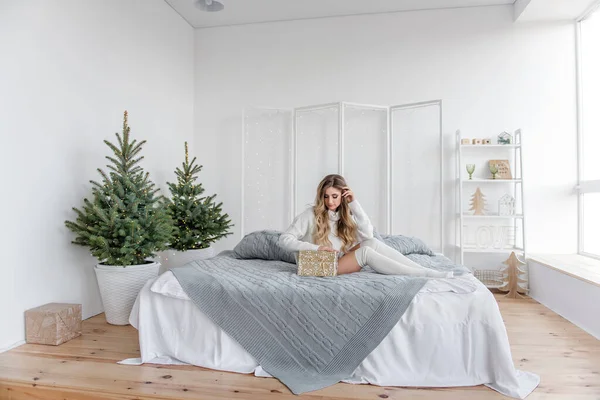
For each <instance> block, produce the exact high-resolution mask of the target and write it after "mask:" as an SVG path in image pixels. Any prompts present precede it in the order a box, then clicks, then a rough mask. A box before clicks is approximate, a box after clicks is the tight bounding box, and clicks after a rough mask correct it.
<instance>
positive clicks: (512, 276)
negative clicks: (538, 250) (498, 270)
mask: <svg viewBox="0 0 600 400" xmlns="http://www.w3.org/2000/svg"><path fill="white" fill-rule="evenodd" d="M504 264H506V265H507V267H506V268H504V269H503V270H502V272H503V273H504V275H505V278H506V279H507V280H506V281H505V282H504V286H502V287H500V288H498V290H502V291H506V292H508V293H507V294H506V297H510V298H513V299H515V298H517V296H518V297H521V298H522V297H523V296H521V295H520V294H519V293H523V294H525V292H526V290H525V289H523V288H522V287H521V285H519V283H526V282H527V280H525V279H523V278H521V274H524V273H525V271H523V270H522V269H521V268H519V264H521V265H525V263H524V262H523V261H521V260H519V259H518V258H517V256H516V255H515V252H514V251H513V252H512V253H510V256H509V257H508V260H506V261H504Z"/></svg>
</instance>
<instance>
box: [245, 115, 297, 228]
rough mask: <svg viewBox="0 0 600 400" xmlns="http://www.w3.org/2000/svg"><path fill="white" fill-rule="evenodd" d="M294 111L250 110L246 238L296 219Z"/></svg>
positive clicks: (246, 134)
mask: <svg viewBox="0 0 600 400" xmlns="http://www.w3.org/2000/svg"><path fill="white" fill-rule="evenodd" d="M292 115H293V112H292V111H291V110H283V109H266V108H246V109H245V110H244V116H243V118H242V120H243V129H242V132H243V133H242V141H243V142H242V193H241V195H242V196H241V198H242V204H241V205H242V218H241V220H242V222H241V227H240V228H241V233H242V236H243V235H245V234H246V233H249V232H253V231H256V230H263V229H278V230H280V229H282V227H283V226H287V225H288V224H289V223H290V221H291V219H290V218H291V217H292V212H291V209H290V200H289V199H290V193H291V189H292V181H291V176H292V173H291V163H290V159H291V156H292Z"/></svg>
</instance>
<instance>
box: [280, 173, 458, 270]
mask: <svg viewBox="0 0 600 400" xmlns="http://www.w3.org/2000/svg"><path fill="white" fill-rule="evenodd" d="M279 245H280V246H281V247H283V248H285V249H287V250H290V251H299V250H324V251H332V252H337V253H338V258H339V260H338V275H341V274H349V273H352V272H358V271H360V269H361V268H362V267H364V266H365V265H369V266H370V267H371V268H373V269H374V270H375V271H377V272H379V273H380V274H387V275H412V276H428V277H436V278H451V277H452V276H453V273H452V272H440V271H434V270H432V269H428V268H424V267H422V266H421V265H419V264H417V263H415V262H414V261H411V260H410V259H408V258H407V257H405V256H404V255H403V254H401V253H400V252H398V251H396V250H395V249H393V248H391V247H389V246H388V245H386V244H385V243H383V242H381V241H380V240H377V239H375V238H374V237H373V225H371V221H370V220H369V217H368V216H367V214H366V213H365V212H364V210H363V209H362V207H361V206H360V204H359V203H358V201H357V200H356V198H355V196H354V193H353V192H352V190H351V189H350V188H349V187H348V185H347V184H346V180H345V179H344V178H343V177H342V176H340V175H335V174H334V175H327V176H326V177H325V178H323V180H322V181H321V183H319V186H318V188H317V196H316V198H315V205H314V207H309V208H307V209H306V210H305V211H304V212H303V213H302V214H300V215H298V216H297V217H296V218H295V219H294V222H292V224H291V225H290V227H289V228H288V229H287V230H286V231H285V232H284V233H282V234H281V236H280V238H279Z"/></svg>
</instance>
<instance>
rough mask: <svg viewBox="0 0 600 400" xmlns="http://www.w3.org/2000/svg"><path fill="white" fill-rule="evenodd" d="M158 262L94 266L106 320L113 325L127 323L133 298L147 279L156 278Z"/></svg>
mask: <svg viewBox="0 0 600 400" xmlns="http://www.w3.org/2000/svg"><path fill="white" fill-rule="evenodd" d="M159 268H160V263H158V262H151V263H148V264H143V265H129V266H127V267H121V266H114V265H102V264H98V265H96V267H95V268H94V271H96V277H97V278H98V287H99V288H100V296H101V297H102V305H103V306H104V313H105V315H106V321H107V322H108V323H109V324H113V325H128V324H129V314H131V309H132V308H133V303H134V302H135V299H136V297H137V295H138V293H139V292H140V290H141V289H142V287H143V286H144V284H145V283H146V282H147V281H148V279H152V278H156V277H157V276H158V270H159Z"/></svg>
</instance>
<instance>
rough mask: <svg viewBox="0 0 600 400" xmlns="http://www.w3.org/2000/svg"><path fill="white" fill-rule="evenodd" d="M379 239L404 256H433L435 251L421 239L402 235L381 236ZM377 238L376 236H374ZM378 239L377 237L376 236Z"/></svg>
mask: <svg viewBox="0 0 600 400" xmlns="http://www.w3.org/2000/svg"><path fill="white" fill-rule="evenodd" d="M377 235H378V236H379V237H378V239H379V240H381V241H382V242H383V243H385V244H387V245H388V246H390V247H391V248H393V249H396V250H398V251H399V252H400V253H402V254H404V255H408V254H425V255H428V256H433V255H434V253H433V251H432V250H431V249H430V248H429V246H427V245H426V244H425V242H423V241H422V240H421V239H419V238H416V237H410V236H402V235H386V234H382V235H379V234H377ZM373 236H375V234H374V235H373ZM375 237H377V236H375Z"/></svg>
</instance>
